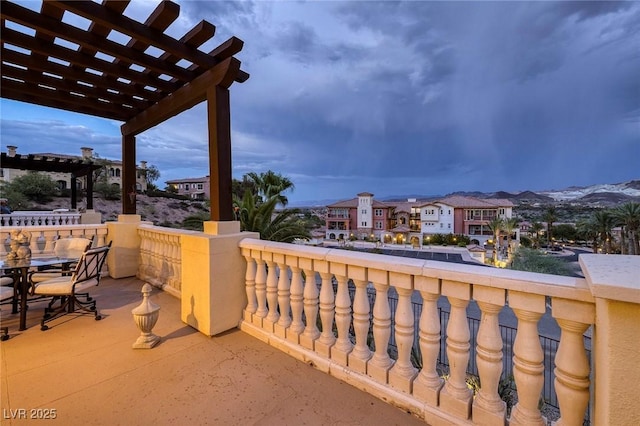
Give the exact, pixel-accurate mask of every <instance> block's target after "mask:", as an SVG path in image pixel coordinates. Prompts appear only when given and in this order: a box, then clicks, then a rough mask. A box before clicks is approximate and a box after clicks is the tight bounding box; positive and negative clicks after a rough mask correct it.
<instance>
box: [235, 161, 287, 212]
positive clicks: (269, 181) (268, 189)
mask: <svg viewBox="0 0 640 426" xmlns="http://www.w3.org/2000/svg"><path fill="white" fill-rule="evenodd" d="M246 176H247V178H248V180H249V181H251V182H253V183H254V184H255V187H256V189H257V194H256V195H257V196H258V197H260V198H261V200H262V201H266V200H268V199H269V198H271V197H273V196H277V197H278V203H279V204H282V207H285V206H286V205H287V204H288V203H289V200H288V199H287V197H286V196H284V195H282V193H283V192H285V191H288V190H290V189H291V190H293V189H294V188H295V186H294V185H293V182H292V181H291V180H290V179H289V178H288V177H285V176H282V175H281V174H280V173H275V172H273V171H271V170H268V171H266V172H263V173H260V174H257V173H254V172H251V173H247V175H246Z"/></svg>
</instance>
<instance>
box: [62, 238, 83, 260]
mask: <svg viewBox="0 0 640 426" xmlns="http://www.w3.org/2000/svg"><path fill="white" fill-rule="evenodd" d="M89 244H91V240H90V239H88V238H80V237H72V238H60V239H59V240H56V244H55V246H54V247H53V252H54V253H55V254H56V256H58V257H69V258H74V257H80V256H82V253H84V249H86V248H87V246H88V245H89Z"/></svg>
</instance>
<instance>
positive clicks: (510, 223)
mask: <svg viewBox="0 0 640 426" xmlns="http://www.w3.org/2000/svg"><path fill="white" fill-rule="evenodd" d="M519 223H520V221H519V220H518V219H517V218H515V217H510V218H508V219H504V220H503V221H502V230H503V231H504V232H505V233H506V234H507V256H508V258H509V259H511V254H512V249H511V239H512V238H513V234H514V233H515V232H516V229H518V224H519Z"/></svg>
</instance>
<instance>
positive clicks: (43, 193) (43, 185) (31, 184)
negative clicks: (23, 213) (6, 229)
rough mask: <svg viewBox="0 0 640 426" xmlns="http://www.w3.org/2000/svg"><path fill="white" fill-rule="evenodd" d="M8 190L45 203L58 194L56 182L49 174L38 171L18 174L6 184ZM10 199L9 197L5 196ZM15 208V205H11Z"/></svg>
mask: <svg viewBox="0 0 640 426" xmlns="http://www.w3.org/2000/svg"><path fill="white" fill-rule="evenodd" d="M6 189H7V190H8V191H12V192H15V193H21V194H23V195H24V196H25V197H26V198H27V199H28V200H30V201H35V202H37V203H46V202H49V201H51V200H52V199H53V197H54V196H56V195H58V193H59V189H58V184H57V183H56V182H55V181H54V180H53V179H51V178H50V177H49V175H47V174H44V173H38V172H29V173H27V174H26V175H22V176H18V177H17V178H15V179H14V180H13V181H12V182H11V183H10V184H8V185H7V186H6ZM5 198H8V199H9V200H10V201H12V200H11V198H9V197H8V196H6V197H5ZM12 208H14V209H15V208H17V206H15V204H14V206H12Z"/></svg>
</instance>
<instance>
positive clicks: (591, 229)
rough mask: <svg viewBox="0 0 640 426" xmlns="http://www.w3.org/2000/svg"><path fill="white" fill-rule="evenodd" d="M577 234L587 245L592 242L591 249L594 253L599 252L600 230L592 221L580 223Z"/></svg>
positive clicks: (584, 220) (583, 220) (577, 225)
mask: <svg viewBox="0 0 640 426" xmlns="http://www.w3.org/2000/svg"><path fill="white" fill-rule="evenodd" d="M576 233H577V237H578V239H581V240H584V241H585V242H586V243H587V244H589V243H590V242H591V248H592V250H593V252H594V253H597V252H598V228H597V226H596V224H595V222H594V221H593V220H592V219H591V220H586V219H582V220H580V221H578V223H577V224H576Z"/></svg>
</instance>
